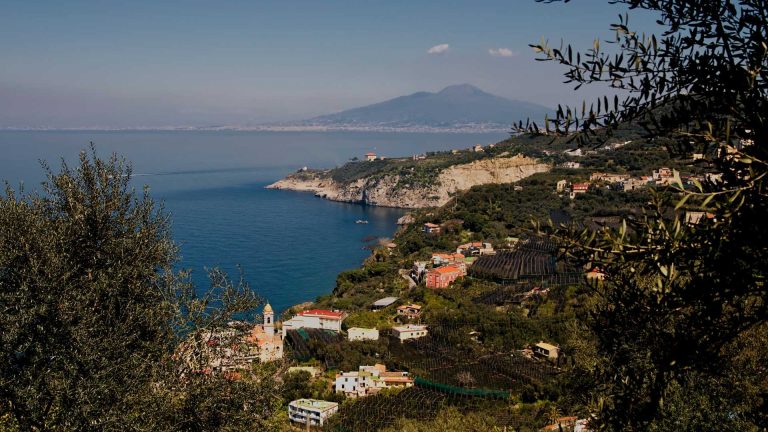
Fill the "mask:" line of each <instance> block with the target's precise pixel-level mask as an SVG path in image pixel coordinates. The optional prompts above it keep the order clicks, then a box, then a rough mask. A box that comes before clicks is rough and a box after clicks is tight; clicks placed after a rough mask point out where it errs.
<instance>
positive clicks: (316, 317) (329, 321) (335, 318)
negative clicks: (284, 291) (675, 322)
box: [283, 309, 347, 338]
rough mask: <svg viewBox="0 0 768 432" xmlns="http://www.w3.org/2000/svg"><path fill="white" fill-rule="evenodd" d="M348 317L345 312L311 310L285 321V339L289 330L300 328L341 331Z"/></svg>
mask: <svg viewBox="0 0 768 432" xmlns="http://www.w3.org/2000/svg"><path fill="white" fill-rule="evenodd" d="M346 317H347V314H346V313H345V312H341V311H329V310H324V309H311V310H307V311H303V312H299V313H297V314H296V316H294V317H293V318H291V319H289V320H287V321H283V338H285V336H286V335H287V334H288V330H297V329H300V328H313V329H321V330H332V331H335V332H340V331H341V322H342V321H344V318H346Z"/></svg>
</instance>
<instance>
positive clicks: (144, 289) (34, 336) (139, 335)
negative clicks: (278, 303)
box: [0, 149, 276, 431]
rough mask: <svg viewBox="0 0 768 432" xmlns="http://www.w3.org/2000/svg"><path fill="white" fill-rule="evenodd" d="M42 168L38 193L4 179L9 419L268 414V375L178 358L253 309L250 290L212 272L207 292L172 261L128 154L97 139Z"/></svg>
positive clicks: (4, 392) (4, 382) (2, 381)
mask: <svg viewBox="0 0 768 432" xmlns="http://www.w3.org/2000/svg"><path fill="white" fill-rule="evenodd" d="M45 169H46V170H47V172H48V180H47V181H46V182H45V183H44V184H43V186H42V188H41V190H40V191H39V192H31V193H26V192H24V191H23V190H22V191H15V190H13V189H12V188H11V187H10V186H8V187H6V190H5V195H4V196H3V197H2V198H0V310H1V311H2V313H0V413H9V414H10V415H11V418H10V419H9V420H8V421H9V422H10V423H9V424H11V425H15V426H14V427H18V428H19V429H21V430H89V431H92V430H178V429H180V428H182V429H186V430H211V429H227V428H229V427H232V426H233V425H240V426H241V427H243V426H244V425H245V424H247V425H248V427H253V425H258V424H261V423H259V422H266V421H268V419H269V418H270V415H271V414H272V413H273V412H274V409H275V406H274V401H275V398H276V395H275V388H276V387H275V386H276V384H275V383H274V381H273V380H272V379H271V376H270V375H269V374H267V375H265V376H263V377H261V379H259V380H242V381H240V382H235V381H229V380H226V379H223V378H222V377H220V376H205V375H201V374H194V373H191V371H190V370H187V369H188V368H186V366H187V363H182V362H180V361H179V356H178V355H175V352H176V350H177V347H178V346H179V345H180V343H181V342H182V341H186V340H190V336H191V335H194V334H196V333H199V332H201V331H204V330H205V329H213V328H217V327H218V326H221V325H223V324H224V323H226V321H227V320H229V319H231V318H232V316H233V315H234V314H236V313H239V312H246V311H251V310H253V308H255V307H256V306H257V305H258V304H259V302H260V300H259V298H258V296H257V295H256V294H255V293H254V292H253V291H252V290H251V289H250V287H248V286H247V284H245V283H243V282H242V281H241V282H240V283H233V282H232V281H230V280H229V278H228V277H226V275H224V274H223V273H221V272H218V271H214V272H213V273H212V278H211V282H212V286H211V291H210V292H209V293H208V294H206V295H203V296H197V295H195V289H194V287H193V286H192V285H191V283H190V282H189V278H188V277H187V276H186V275H185V274H184V273H183V272H177V271H175V270H174V266H175V265H176V264H177V263H176V246H175V245H174V243H173V242H172V241H171V238H170V224H169V220H168V217H167V216H166V215H165V214H164V213H163V212H162V208H160V207H158V206H157V205H155V203H154V202H153V200H152V199H151V198H150V196H149V194H148V191H147V190H144V191H143V193H139V194H137V193H136V192H135V191H134V190H133V189H132V187H131V183H130V175H131V168H130V166H129V165H128V164H127V163H126V162H125V161H124V160H122V159H119V158H118V157H116V156H113V157H112V158H110V159H108V160H102V159H99V158H98V157H97V155H96V154H95V151H94V150H93V149H92V150H91V152H83V153H82V154H81V155H80V160H79V164H78V165H77V166H76V167H70V166H69V165H67V164H66V163H62V166H61V170H60V171H59V172H54V171H53V170H51V169H50V168H48V167H46V168H45ZM214 306H215V307H214ZM193 348H194V347H193ZM249 407H250V408H249ZM180 425H183V426H180Z"/></svg>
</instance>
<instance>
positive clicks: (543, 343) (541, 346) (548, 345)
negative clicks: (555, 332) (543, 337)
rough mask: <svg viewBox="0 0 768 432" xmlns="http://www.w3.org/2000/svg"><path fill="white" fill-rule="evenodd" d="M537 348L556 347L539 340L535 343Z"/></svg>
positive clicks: (548, 349) (550, 348) (549, 348)
mask: <svg viewBox="0 0 768 432" xmlns="http://www.w3.org/2000/svg"><path fill="white" fill-rule="evenodd" d="M536 346H537V347H539V348H544V349H545V350H547V351H552V350H557V349H558V348H557V347H556V346H554V345H552V344H548V343H546V342H539V343H537V344H536Z"/></svg>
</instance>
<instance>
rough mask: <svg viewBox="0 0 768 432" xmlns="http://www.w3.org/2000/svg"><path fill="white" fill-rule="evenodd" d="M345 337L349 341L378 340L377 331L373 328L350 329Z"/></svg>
mask: <svg viewBox="0 0 768 432" xmlns="http://www.w3.org/2000/svg"><path fill="white" fill-rule="evenodd" d="M347 337H348V338H349V340H350V341H361V340H379V331H378V330H377V329H375V328H373V329H369V328H362V327H350V328H349V329H348V330H347Z"/></svg>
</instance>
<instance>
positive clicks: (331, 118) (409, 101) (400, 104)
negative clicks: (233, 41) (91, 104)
mask: <svg viewBox="0 0 768 432" xmlns="http://www.w3.org/2000/svg"><path fill="white" fill-rule="evenodd" d="M552 112H553V110H551V109H549V108H547V107H545V106H542V105H538V104H535V103H531V102H525V101H520V100H513V99H506V98H503V97H499V96H495V95H492V94H490V93H486V92H484V91H482V90H480V89H479V88H477V87H475V86H472V85H469V84H459V85H452V86H448V87H446V88H444V89H442V90H440V91H439V92H437V93H429V92H418V93H413V94H411V95H407V96H400V97H397V98H394V99H390V100H387V101H384V102H380V103H376V104H373V105H367V106H364V107H360V108H353V109H349V110H346V111H342V112H339V113H335V114H328V115H322V116H318V117H314V118H311V119H308V120H301V121H291V122H279V123H266V124H257V125H227V124H223V125H210V126H168V127H126V128H113V127H91V128H71V129H73V130H250V131H259V130H262V131H335V130H339V131H340V130H354V131H394V132H509V131H510V129H511V126H512V124H513V123H516V122H517V121H520V120H523V121H525V120H526V119H531V120H535V121H537V122H541V121H542V120H544V116H545V115H546V114H547V113H552ZM47 129H61V130H66V129H67V128H46V127H39V128H34V127H33V128H0V130H47Z"/></svg>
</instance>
